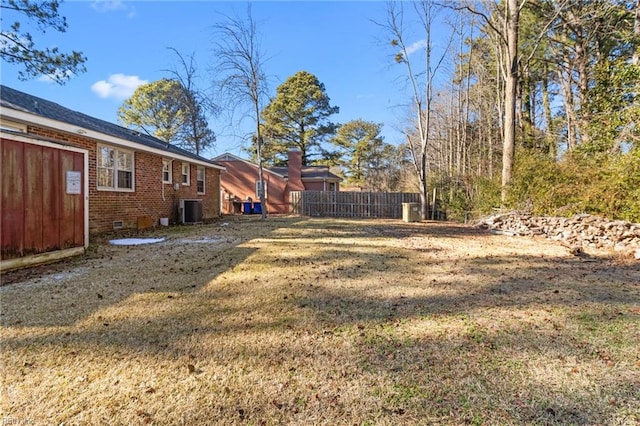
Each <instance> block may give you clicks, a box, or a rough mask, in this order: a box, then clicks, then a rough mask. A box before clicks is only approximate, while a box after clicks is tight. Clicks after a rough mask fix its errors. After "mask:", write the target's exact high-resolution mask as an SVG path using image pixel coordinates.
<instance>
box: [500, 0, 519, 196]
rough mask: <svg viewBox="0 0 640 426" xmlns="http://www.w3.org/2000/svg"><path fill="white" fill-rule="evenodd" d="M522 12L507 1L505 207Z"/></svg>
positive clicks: (514, 0)
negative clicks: (519, 21) (519, 22)
mask: <svg viewBox="0 0 640 426" xmlns="http://www.w3.org/2000/svg"><path fill="white" fill-rule="evenodd" d="M519 15H520V10H519V8H518V1H517V0H508V1H507V16H506V17H505V19H506V20H507V22H506V28H507V31H506V36H507V54H506V56H505V60H506V71H507V73H506V74H507V75H506V84H505V93H504V103H505V105H504V107H505V111H504V128H503V132H504V133H503V146H502V192H501V197H500V199H501V201H502V204H503V205H504V204H505V202H506V200H507V192H508V189H509V184H510V183H511V178H512V177H513V156H514V153H515V145H516V116H515V115H516V92H517V88H518V20H519Z"/></svg>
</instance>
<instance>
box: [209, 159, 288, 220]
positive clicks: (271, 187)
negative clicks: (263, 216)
mask: <svg viewBox="0 0 640 426" xmlns="http://www.w3.org/2000/svg"><path fill="white" fill-rule="evenodd" d="M218 163H219V164H220V165H222V166H224V167H225V168H226V169H227V170H226V171H223V172H222V175H221V176H222V190H223V191H224V195H225V198H226V197H227V196H229V195H231V194H233V195H234V196H235V197H237V198H239V199H241V200H244V199H246V198H247V196H249V197H251V198H252V199H253V200H254V201H258V200H257V199H256V181H257V180H258V168H257V167H255V166H253V165H251V164H247V163H246V162H244V161H219V162H218ZM263 177H264V180H265V182H266V183H267V211H268V212H269V213H289V192H288V191H287V181H286V179H284V178H283V177H281V176H277V175H274V174H273V173H269V172H266V171H265V172H264V174H263ZM223 212H224V213H232V212H233V204H232V203H231V202H230V201H229V200H228V199H225V200H224V203H223Z"/></svg>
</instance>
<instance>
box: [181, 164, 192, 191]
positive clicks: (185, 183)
mask: <svg viewBox="0 0 640 426" xmlns="http://www.w3.org/2000/svg"><path fill="white" fill-rule="evenodd" d="M185 170H186V172H187V173H185ZM185 176H186V179H185ZM180 182H181V183H182V185H183V186H190V185H191V164H190V163H182V168H181V169H180Z"/></svg>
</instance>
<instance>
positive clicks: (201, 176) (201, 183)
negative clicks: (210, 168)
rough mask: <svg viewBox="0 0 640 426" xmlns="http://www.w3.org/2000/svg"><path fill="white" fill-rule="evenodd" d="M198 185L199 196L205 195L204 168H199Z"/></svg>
mask: <svg viewBox="0 0 640 426" xmlns="http://www.w3.org/2000/svg"><path fill="white" fill-rule="evenodd" d="M196 183H197V187H198V188H197V190H198V194H204V167H203V166H198V171H197V174H196Z"/></svg>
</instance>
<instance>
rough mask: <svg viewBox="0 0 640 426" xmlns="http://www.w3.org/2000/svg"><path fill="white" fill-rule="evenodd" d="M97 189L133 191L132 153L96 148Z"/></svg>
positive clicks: (109, 148) (100, 146) (107, 147)
mask: <svg viewBox="0 0 640 426" xmlns="http://www.w3.org/2000/svg"><path fill="white" fill-rule="evenodd" d="M96 162H97V172H98V189H102V190H113V191H133V164H134V160H133V152H129V151H121V150H119V149H116V148H113V147H110V146H102V145H99V146H98V155H97V161H96Z"/></svg>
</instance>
